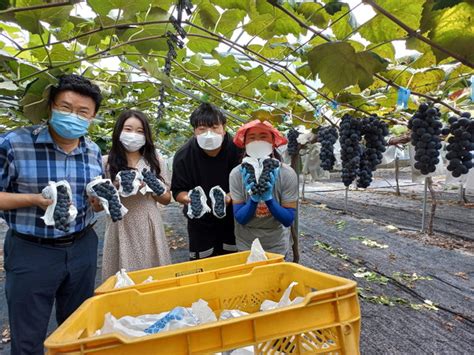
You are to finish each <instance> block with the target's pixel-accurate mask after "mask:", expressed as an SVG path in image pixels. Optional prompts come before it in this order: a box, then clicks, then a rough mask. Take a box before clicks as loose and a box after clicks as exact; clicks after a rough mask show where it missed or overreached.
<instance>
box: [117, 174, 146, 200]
mask: <svg viewBox="0 0 474 355" xmlns="http://www.w3.org/2000/svg"><path fill="white" fill-rule="evenodd" d="M133 172H134V173H135V178H134V179H133V183H132V185H133V190H132V192H130V193H126V192H125V191H124V190H123V186H122V175H121V173H122V171H119V172H118V174H117V176H116V177H115V180H117V182H118V183H119V188H118V193H119V195H120V196H122V197H129V196H133V195H136V194H137V193H138V191H139V190H140V186H141V184H142V181H143V176H142V174H141V173H140V172H139V171H138V170H133Z"/></svg>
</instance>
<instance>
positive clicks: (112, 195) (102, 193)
mask: <svg viewBox="0 0 474 355" xmlns="http://www.w3.org/2000/svg"><path fill="white" fill-rule="evenodd" d="M86 191H87V195H88V196H92V197H96V198H98V199H99V201H100V204H101V205H102V207H103V208H104V210H105V213H107V214H108V215H109V216H110V217H111V218H112V221H113V222H116V221H118V220H121V219H122V218H123V217H124V216H125V215H126V214H127V212H128V210H127V208H126V207H125V206H124V205H122V203H121V202H120V195H119V193H118V191H117V189H116V188H115V186H114V184H113V183H112V181H111V180H110V179H103V178H102V177H101V176H98V177H96V178H95V179H94V180H92V181H91V182H90V183H88V184H87V186H86Z"/></svg>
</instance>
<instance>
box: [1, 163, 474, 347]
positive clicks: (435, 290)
mask: <svg viewBox="0 0 474 355" xmlns="http://www.w3.org/2000/svg"><path fill="white" fill-rule="evenodd" d="M400 183H401V192H402V195H401V196H396V195H395V193H394V187H393V186H394V181H393V180H391V179H390V178H387V177H386V176H385V175H384V172H383V171H382V172H380V173H378V175H377V178H376V180H375V182H374V184H373V188H372V189H370V190H369V191H363V190H360V191H355V190H354V191H350V192H349V199H348V213H344V212H343V211H344V188H343V186H342V184H341V183H340V182H339V181H337V180H329V181H323V182H317V183H316V182H313V183H308V184H306V185H305V200H304V201H302V202H301V205H300V211H299V250H300V256H301V258H300V263H301V264H302V265H304V266H308V267H311V268H313V269H316V270H320V271H323V272H327V273H331V274H336V275H339V276H343V277H346V278H349V279H353V280H355V281H357V282H358V286H359V288H360V289H359V291H360V304H361V311H362V332H361V352H362V354H435V353H436V354H468V353H469V354H470V353H472V344H473V343H474V303H473V286H474V283H473V279H474V258H473V253H474V241H473V238H474V209H472V208H468V207H465V206H462V205H460V204H459V203H458V199H459V197H458V196H459V194H458V192H456V191H453V190H446V187H445V186H443V183H442V182H441V181H436V180H435V189H436V191H437V192H438V210H437V212H436V218H435V220H434V229H435V235H434V236H428V235H426V234H423V233H420V232H419V229H420V225H421V209H422V195H423V186H422V185H419V184H413V183H411V181H410V180H409V179H408V177H407V176H405V177H402V179H401V181H400ZM466 197H467V198H468V200H470V201H471V202H472V201H474V196H472V195H467V196H466ZM428 210H429V205H428ZM163 217H164V220H165V223H166V231H167V236H168V240H169V245H170V250H171V253H172V258H173V262H181V261H186V260H187V258H188V251H187V233H186V220H185V218H184V216H183V215H182V213H181V210H180V208H179V206H178V205H176V204H172V205H170V206H167V207H165V208H163ZM96 230H97V232H98V234H99V236H100V240H101V244H100V249H99V263H98V267H99V268H100V263H101V262H100V261H101V259H100V258H101V254H102V253H101V249H102V244H103V233H104V217H102V218H101V219H100V221H99V223H98V224H97V225H96ZM5 231H6V226H5V225H2V224H0V242H1V244H0V257H1V255H3V254H2V252H1V250H2V249H1V248H2V247H3V237H4V232H5ZM288 259H289V260H292V256H291V255H290V256H289V257H288ZM0 265H1V263H0ZM98 275H100V270H98ZM98 282H99V281H98ZM3 283H4V272H3V270H2V271H1V272H0V305H1V307H0V309H1V311H0V330H3V331H5V330H6V329H7V325H8V317H7V310H6V303H5V298H4V290H3ZM55 326H56V325H55V324H54V320H52V321H51V324H50V330H51V331H52V330H54V328H55ZM8 349H9V345H8V343H7V344H1V345H0V352H1V353H7V352H8ZM469 349H471V350H469Z"/></svg>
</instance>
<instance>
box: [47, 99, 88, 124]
mask: <svg viewBox="0 0 474 355" xmlns="http://www.w3.org/2000/svg"><path fill="white" fill-rule="evenodd" d="M53 105H54V106H55V108H56V109H57V110H58V111H61V112H64V113H69V114H71V113H74V114H76V115H78V116H81V117H84V118H86V119H88V120H90V119H92V117H93V113H91V111H89V110H88V109H86V108H81V109H80V110H79V111H74V108H72V107H71V106H69V105H67V104H59V105H58V104H57V103H55V102H53Z"/></svg>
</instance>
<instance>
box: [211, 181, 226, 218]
mask: <svg viewBox="0 0 474 355" xmlns="http://www.w3.org/2000/svg"><path fill="white" fill-rule="evenodd" d="M209 197H210V199H211V204H212V214H213V215H214V216H216V217H217V218H224V217H225V216H226V202H225V198H226V193H225V191H224V190H223V189H222V188H221V187H220V186H214V187H213V188H212V189H211V190H210V191H209Z"/></svg>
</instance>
